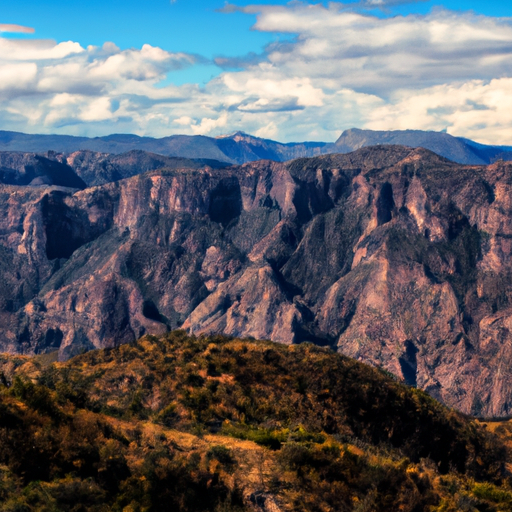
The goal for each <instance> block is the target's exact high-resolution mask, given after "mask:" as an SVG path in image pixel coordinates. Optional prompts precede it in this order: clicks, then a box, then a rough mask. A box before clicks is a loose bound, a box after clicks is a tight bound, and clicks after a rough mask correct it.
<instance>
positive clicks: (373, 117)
mask: <svg viewBox="0 0 512 512" xmlns="http://www.w3.org/2000/svg"><path fill="white" fill-rule="evenodd" d="M397 3H402V0H361V2H358V3H355V4H354V3H352V4H342V3H339V2H338V3H336V2H332V3H329V4H328V5H327V6H324V5H322V4H309V3H301V2H292V3H290V4H288V5H285V6H283V5H250V6H246V7H235V6H232V5H227V6H226V7H225V8H224V11H226V12H229V11H233V10H237V11H242V12H244V13H246V14H248V15H252V16H256V22H255V25H254V27H253V28H254V30H258V31H264V32H270V33H276V34H284V37H285V38H287V39H286V40H284V41H283V40H280V41H277V42H274V43H272V44H270V45H269V46H268V47H266V48H265V49H264V51H262V52H261V53H260V54H255V53H252V54H249V55H246V56H243V55H242V56H240V57H237V58H233V57H229V58H228V57H222V56H219V57H218V58H217V59H216V61H215V62H216V63H217V65H218V66H219V67H220V68H221V69H223V70H224V71H222V72H220V74H219V75H218V76H217V77H215V78H213V79H212V80H210V82H208V83H207V84H206V85H205V86H203V87H199V86H198V85H196V84H185V85H181V86H175V85H172V83H171V84H169V85H165V86H164V85H162V81H163V80H164V79H165V78H166V77H167V75H168V74H169V73H171V75H170V76H171V79H170V81H171V82H172V71H173V70H177V69H182V68H184V67H186V66H193V65H195V64H198V63H201V62H202V60H201V58H199V57H197V56H194V55H189V54H185V53H172V52H169V51H166V50H164V49H161V48H156V47H153V46H150V45H144V46H143V47H142V48H140V49H129V50H120V49H119V48H118V47H117V46H115V44H113V43H106V44H105V45H103V47H101V48H99V47H87V48H83V47H82V46H80V45H79V44H78V43H75V42H71V41H70V42H63V43H59V44H57V43H55V42H51V41H38V40H11V39H6V38H1V37H0V122H1V123H2V125H1V126H2V127H7V126H8V127H10V128H11V129H21V130H27V131H45V132H51V131H58V132H60V133H74V134H89V135H93V134H94V135H97V134H104V133H110V132H113V131H116V132H119V131H126V132H135V133H139V134H144V133H145V134H149V135H156V136H164V135H169V134H172V133H190V134H208V135H218V134H220V133H222V132H225V131H228V132H230V131H233V130H235V129H243V130H245V131H247V132H250V133H255V134H257V135H260V136H265V137H276V138H278V139H280V140H284V141H290V140H334V139H336V137H337V136H338V135H339V133H340V131H341V130H342V129H345V128H349V127H352V126H358V127H367V128H374V129H402V128H420V129H421V128H423V129H435V130H439V129H448V131H449V132H450V133H453V134H455V135H462V136H466V137H469V138H474V139H476V140H480V141H483V142H490V143H503V144H512V137H511V136H510V135H509V134H510V133H512V114H510V112H512V110H511V109H510V108H509V107H510V103H511V101H509V99H508V98H511V97H512V94H511V92H512V85H511V81H512V19H511V18H492V17H485V16H478V15H476V14H472V13H460V12H458V13H455V12H450V11H446V10H436V11H433V12H432V13H430V14H428V15H425V16H420V15H410V16H394V17H386V16H384V17H382V16H374V15H371V14H369V13H368V12H369V11H368V12H363V11H361V10H357V9H354V6H359V7H364V6H365V5H366V7H375V6H377V7H379V6H380V7H389V6H391V5H394V4H397ZM350 6H351V7H350ZM348 7H350V9H349V8H348ZM166 83H169V80H167V82H166Z"/></svg>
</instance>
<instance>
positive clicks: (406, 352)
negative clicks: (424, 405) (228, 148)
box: [0, 146, 512, 416]
mask: <svg viewBox="0 0 512 512" xmlns="http://www.w3.org/2000/svg"><path fill="white" fill-rule="evenodd" d="M88 158H90V155H89V157H88ZM93 160H94V158H93ZM81 161H83V159H82V160H81ZM65 163H67V161H66V162H64V161H62V164H63V165H64V164H65ZM155 165H156V164H155ZM192 167H195V168H192ZM69 169H70V171H71V168H69ZM71 172H73V171H71ZM84 173H85V171H84V169H82V170H81V171H80V172H78V170H76V174H77V175H78V176H85V175H86V174H84ZM0 196H1V197H0V251H1V252H2V258H0V307H1V312H0V325H1V326H2V330H1V334H0V349H1V350H3V351H8V352H12V353H27V354H30V353H43V352H49V351H53V350H59V353H60V357H61V359H67V358H69V357H70V356H72V355H74V354H77V353H79V352H81V351H84V350H88V349H91V348H100V347H108V346H115V345H118V344H121V343H125V342H129V341H132V340H134V339H136V338H138V337H140V336H141V335H143V334H145V333H153V334H160V333H162V332H164V331H167V330H169V329H174V328H177V327H183V328H185V329H188V330H190V331H192V332H195V333H211V332H223V333H226V334H232V335H236V336H245V337H254V338H267V339H272V340H274V341H279V342H282V343H287V344H291V343H298V342H302V341H311V342H313V343H316V344H320V345H327V346H331V347H332V348H334V349H336V350H339V351H340V352H342V353H344V354H347V355H349V356H351V357H354V358H356V359H360V360H362V361H365V362H369V363H371V364H374V365H378V366H383V367H384V368H386V369H387V370H389V371H391V372H393V373H394V374H396V375H398V376H399V377H400V378H402V379H404V380H405V381H406V382H407V383H409V384H412V385H416V386H418V387H421V388H423V389H425V390H427V391H428V392H429V393H430V394H432V395H433V396H434V397H436V398H439V399H441V400H442V401H443V402H445V403H447V404H449V405H451V406H453V407H456V408H458V409H460V410H462V411H464V412H468V413H472V414H479V415H490V416H491V415H494V416H500V415H507V414H510V413H511V412H512V377H511V376H510V372H509V371H508V368H509V367H510V365H511V363H512V334H511V329H512V303H511V297H512V281H511V279H510V277H511V276H512V263H511V259H510V255H511V252H512V165H511V164H508V163H504V162H497V163H495V164H492V165H490V166H462V165H459V164H454V163H452V162H449V161H448V160H445V159H443V158H441V157H439V156H437V155H435V154H433V153H431V152H429V151H427V150H424V149H410V148H405V147H401V146H382V147H374V148H364V149H360V150H358V151H356V152H354V153H351V154H348V155H325V156H321V157H316V158H311V159H298V160H294V161H291V162H287V163H276V162H271V161H259V162H255V163H250V164H245V165H242V166H233V167H227V168H212V167H209V166H203V167H201V166H199V165H193V166H192V165H186V163H185V164H184V167H183V168H174V169H171V168H167V169H163V170H151V171H149V172H147V173H145V174H140V175H135V176H132V177H130V178H127V179H124V180H120V181H116V182H111V183H105V184H103V185H100V186H95V187H90V188H84V189H83V190H77V189H70V188H64V187H59V186H56V185H51V186H45V187H42V186H30V187H29V186H15V185H12V184H4V185H1V186H0Z"/></svg>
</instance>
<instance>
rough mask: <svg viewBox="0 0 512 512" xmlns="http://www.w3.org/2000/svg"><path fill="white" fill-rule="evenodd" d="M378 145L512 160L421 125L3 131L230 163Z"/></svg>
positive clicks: (503, 151) (42, 144)
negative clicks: (264, 133) (303, 134)
mask: <svg viewBox="0 0 512 512" xmlns="http://www.w3.org/2000/svg"><path fill="white" fill-rule="evenodd" d="M378 145H402V146H409V147H413V148H417V147H423V148H425V149H429V150H430V151H433V152H434V153H437V154H438V155H440V156H443V157H445V158H448V159H449V160H452V161H453V162H457V163H460V164H469V165H484V164H490V163H493V162H495V161H497V160H512V146H510V147H509V146H489V145H485V144H479V143H477V142H474V141H471V140H469V139H465V138H462V137H454V136H452V135H449V134H448V133H444V132H433V131H421V130H401V131H372V130H360V129H356V128H352V129H350V130H345V131H344V132H343V133H342V134H341V136H340V137H339V139H338V140H337V141H336V142H334V143H332V142H290V143H281V142H276V141H274V140H270V139H263V138H259V137H254V136H252V135H249V134H246V133H244V132H240V131H238V132H235V133H233V134H231V135H226V136H220V137H206V136H204V135H171V136H169V137H163V138H160V139H155V138H152V137H140V136H138V135H130V134H113V135H108V136H105V137H95V138H88V137H72V136H68V135H30V134H24V133H19V132H8V131H0V151H23V152H31V153H46V152H48V151H49V150H51V151H56V152H59V153H66V154H69V153H73V152H76V151H81V150H88V151H94V152H99V153H110V154H120V153H127V152H129V151H134V150H138V151H146V152H149V153H155V154H158V155H163V156H167V157H179V158H187V159H210V160H217V161H219V162H224V163H226V164H244V163H248V162H254V161H257V160H274V161H277V162H284V161H288V160H293V159H295V158H304V157H314V156H318V155H322V154H330V153H350V152H352V151H355V150H356V149H360V148H363V147H369V146H378Z"/></svg>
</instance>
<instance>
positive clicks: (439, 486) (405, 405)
mask: <svg viewBox="0 0 512 512" xmlns="http://www.w3.org/2000/svg"><path fill="white" fill-rule="evenodd" d="M0 369H1V373H0V378H1V379H2V382H3V383H4V385H3V386H0V412H1V414H0V440H1V442H0V464H1V466H0V501H1V503H2V504H3V505H2V510H3V511H5V512H14V511H27V512H39V511H41V512H43V511H50V510H51V511H55V512H60V511H84V512H85V511H91V512H93V511H94V512H101V511H107V510H108V511H124V512H127V511H135V510H137V511H148V512H149V511H167V510H173V511H174V510H175V511H194V512H199V511H203V510H204V511H206V510H210V511H242V510H253V511H254V510H259V511H269V510H272V511H277V512H279V511H285V510H290V511H292V510H293V511H334V510H336V511H363V510H367V511H372V512H380V511H382V512H388V511H391V510H393V511H395V510H401V511H404V512H420V511H425V512H427V511H428V512H435V511H438V512H441V511H443V512H448V511H454V512H455V511H460V510H468V511H470V510H478V511H488V512H491V511H496V512H497V511H503V512H505V511H510V510H512V492H511V491H510V487H509V485H510V483H511V482H510V474H509V473H508V469H507V468H508V467H509V466H508V461H509V460H510V459H509V457H510V455H508V452H507V448H506V443H505V442H504V441H503V440H501V439H500V438H499V437H496V435H494V434H491V433H489V432H488V429H486V428H483V427H482V426H480V425H479V424H477V423H476V422H474V421H471V420H470V419H467V418H465V417H463V416H461V415H460V414H458V413H455V412H453V411H451V410H449V409H447V408H446V407H443V406H442V405H440V404H439V403H437V402H435V401H434V400H433V399H431V398H430V397H429V396H428V395H426V394H425V393H423V392H422V391H419V390H416V389H413V388H410V387H406V386H404V385H402V384H399V383H397V382H396V381H395V380H393V379H391V378H390V377H389V376H386V375H385V374H384V373H382V372H380V371H378V370H375V369H372V368H370V367H368V366H365V365H363V364H361V363H358V362H356V361H354V360H351V359H348V358H346V357H343V356H341V355H337V354H334V353H332V352H331V351H329V350H327V349H321V348H318V347H314V346H313V345H311V344H303V345H299V346H292V347H286V346H283V345H278V344H273V343H271V342H260V341H247V340H245V341H244V340H239V339H231V338H224V337H220V336H215V337H211V338H208V337H201V338H198V339H197V338H193V337H188V336H187V335H186V334H185V333H183V332H174V333H170V334H167V335H165V336H162V337H160V338H154V337H146V338H144V339H142V340H139V341H138V342H136V343H132V344H129V345H124V346H122V347H119V348H117V349H113V350H101V351H93V352H89V353H87V354H85V355H82V356H79V357H76V358H74V359H73V360H71V361H69V362H67V363H59V364H53V365H49V366H48V365H47V364H45V361H44V358H41V357H36V358H34V359H30V358H27V357H12V356H0ZM505 430H506V429H505Z"/></svg>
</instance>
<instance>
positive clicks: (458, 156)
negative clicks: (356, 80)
mask: <svg viewBox="0 0 512 512" xmlns="http://www.w3.org/2000/svg"><path fill="white" fill-rule="evenodd" d="M470 142H471V141H466V140H464V139H459V138H457V137H453V136H452V135H449V134H448V133H441V132H426V131H421V130H402V131H400V130H397V131H372V130H358V129H352V130H346V131H344V132H343V133H342V134H341V136H340V138H339V139H338V140H337V141H336V142H335V146H336V150H337V151H336V152H340V153H349V152H351V151H355V150H356V149H359V148H362V147H369V146H377V145H382V144H385V145H390V144H391V145H393V144H399V145H402V146H410V147H415V148H416V147H422V148H425V149H429V150H430V151H433V152H434V153H436V154H438V155H441V156H444V157H445V158H448V159H449V160H452V161H453V162H458V163H463V164H472V165H482V164H488V163H490V162H492V161H493V158H494V159H495V158H496V156H497V155H498V154H501V153H503V149H501V148H492V149H493V150H494V151H493V150H491V147H489V146H483V145H482V146H481V149H480V150H478V149H477V148H476V146H474V145H472V144H471V143H470ZM484 148H486V149H489V150H491V151H488V152H486V151H485V150H484Z"/></svg>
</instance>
